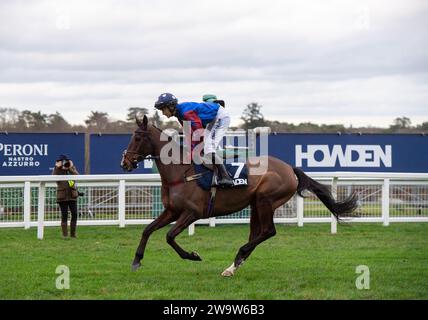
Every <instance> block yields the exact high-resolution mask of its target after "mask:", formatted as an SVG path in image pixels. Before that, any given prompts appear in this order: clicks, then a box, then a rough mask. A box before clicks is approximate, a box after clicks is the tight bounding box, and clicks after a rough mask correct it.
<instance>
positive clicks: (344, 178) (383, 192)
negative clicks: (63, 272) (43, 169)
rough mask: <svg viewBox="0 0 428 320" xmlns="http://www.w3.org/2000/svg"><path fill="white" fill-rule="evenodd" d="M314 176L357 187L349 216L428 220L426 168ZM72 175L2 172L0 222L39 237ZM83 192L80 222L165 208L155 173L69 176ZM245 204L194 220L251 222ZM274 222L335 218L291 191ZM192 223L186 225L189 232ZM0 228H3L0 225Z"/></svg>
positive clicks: (340, 194)
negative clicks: (355, 208) (60, 187)
mask: <svg viewBox="0 0 428 320" xmlns="http://www.w3.org/2000/svg"><path fill="white" fill-rule="evenodd" d="M307 174H308V175H309V176H310V177H312V178H313V179H315V180H317V181H320V182H322V183H325V184H329V185H331V186H332V194H333V195H334V196H335V197H336V196H337V198H338V199H339V200H340V199H343V198H345V197H346V196H347V195H349V194H350V193H351V192H354V191H355V192H358V194H359V199H360V200H359V201H360V209H359V214H360V216H359V217H358V218H352V219H350V220H349V221H350V222H379V223H383V225H384V226H388V225H389V223H391V222H428V173H374V172H329V173H326V172H312V173H307ZM70 178H71V176H52V175H46V176H0V228H1V227H24V228H25V229H28V228H30V227H35V226H37V228H38V232H37V237H38V238H39V239H43V232H44V227H45V226H59V224H60V221H59V219H60V218H59V217H60V215H59V211H58V208H57V207H58V206H57V205H56V201H55V190H56V183H55V182H56V181H60V180H70ZM72 179H73V180H74V181H76V182H77V185H78V187H79V189H81V190H82V191H84V192H85V196H84V197H81V198H82V199H79V211H80V212H84V216H83V217H81V218H79V222H78V223H79V225H118V226H119V227H125V226H126V225H130V224H147V223H150V222H151V221H153V219H154V218H155V217H156V216H157V215H158V214H159V213H160V212H162V210H163V207H162V203H161V200H160V199H161V197H160V186H161V182H160V176H159V175H158V174H121V175H78V176H72ZM249 214H250V213H249V210H248V209H245V210H243V211H241V212H239V213H237V214H232V215H228V216H223V217H217V218H210V219H204V220H199V221H198V222H197V224H208V225H209V226H215V225H216V224H220V223H249V220H250V218H249ZM275 222H276V223H297V225H298V226H300V227H301V226H303V225H304V223H317V222H324V223H325V222H328V223H331V232H332V233H333V234H334V233H336V232H337V225H336V220H335V219H334V217H332V215H331V214H330V213H329V212H328V211H327V210H326V208H325V207H324V206H323V205H322V203H321V202H320V201H319V200H318V199H317V198H315V197H314V196H313V195H308V197H307V198H305V199H303V198H301V197H298V196H295V197H293V198H292V199H291V200H290V201H289V202H288V203H287V204H285V205H284V206H283V207H281V208H278V209H277V211H276V213H275ZM194 230H195V225H191V226H190V227H189V234H193V232H194ZM0 232H1V231H0Z"/></svg>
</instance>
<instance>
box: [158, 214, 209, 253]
mask: <svg viewBox="0 0 428 320" xmlns="http://www.w3.org/2000/svg"><path fill="white" fill-rule="evenodd" d="M196 220H198V218H196V217H195V216H194V215H193V214H192V213H188V212H183V213H182V214H181V216H180V218H178V220H177V222H176V223H175V224H174V225H173V226H172V228H171V230H169V232H168V233H167V235H166V241H167V242H168V244H170V245H171V247H173V248H174V250H175V251H176V252H177V253H178V254H179V256H180V257H181V258H182V259H188V260H194V261H201V260H202V259H201V257H200V256H199V254H198V253H197V252H195V251H192V252H187V251H185V250H183V248H181V247H180V246H179V245H178V244H177V242H175V237H176V236H178V235H179V234H180V233H181V232H182V231H183V230H184V229H186V228H187V227H188V226H189V225H191V224H192V223H193V222H195V221H196Z"/></svg>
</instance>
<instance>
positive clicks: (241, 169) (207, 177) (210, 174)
mask: <svg viewBox="0 0 428 320" xmlns="http://www.w3.org/2000/svg"><path fill="white" fill-rule="evenodd" d="M227 162H229V161H228V160H226V162H225V163H224V165H225V167H226V170H227V172H228V173H229V175H230V176H231V178H232V180H233V187H231V188H237V187H246V186H248V168H247V164H246V163H245V162H231V163H227ZM193 167H194V168H195V174H194V175H192V176H189V177H186V178H185V181H186V182H189V181H193V180H196V181H197V183H198V185H199V187H201V188H202V189H203V190H207V191H210V197H209V201H208V207H207V212H206V216H207V217H211V216H212V211H213V209H214V202H215V196H216V193H217V188H218V185H217V179H216V175H215V174H214V170H213V169H214V168H213V167H214V166H213V165H212V164H210V165H207V164H193Z"/></svg>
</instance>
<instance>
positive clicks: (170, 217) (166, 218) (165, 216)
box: [132, 209, 176, 271]
mask: <svg viewBox="0 0 428 320" xmlns="http://www.w3.org/2000/svg"><path fill="white" fill-rule="evenodd" d="M175 217H176V214H175V213H174V212H172V211H171V210H169V209H165V210H164V211H163V212H162V213H161V215H160V216H159V217H157V218H156V219H155V220H154V221H153V222H152V223H150V224H149V225H148V226H147V227H146V228H145V229H144V231H143V235H142V237H141V240H140V244H139V246H138V248H137V252H136V253H135V258H134V261H133V262H132V271H136V270H137V269H138V268H139V267H141V262H140V261H141V260H142V259H143V257H144V250H145V249H146V244H147V241H148V240H149V237H150V235H151V234H152V233H153V232H154V231H156V230H158V229H160V228H162V227H164V226H166V225H167V224H170V223H171V222H173V221H174V220H175Z"/></svg>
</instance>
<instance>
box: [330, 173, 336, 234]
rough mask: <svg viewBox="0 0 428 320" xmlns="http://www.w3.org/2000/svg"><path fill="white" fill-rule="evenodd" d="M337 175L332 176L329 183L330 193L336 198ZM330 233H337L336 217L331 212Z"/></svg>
mask: <svg viewBox="0 0 428 320" xmlns="http://www.w3.org/2000/svg"><path fill="white" fill-rule="evenodd" d="M337 180H338V178H337V177H333V181H332V183H331V195H332V196H333V199H334V200H336V199H337ZM330 229H331V234H336V233H337V220H336V217H335V216H334V215H333V214H331V228H330Z"/></svg>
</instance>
